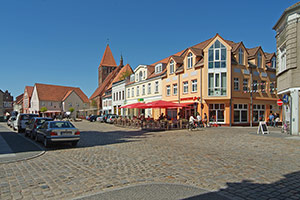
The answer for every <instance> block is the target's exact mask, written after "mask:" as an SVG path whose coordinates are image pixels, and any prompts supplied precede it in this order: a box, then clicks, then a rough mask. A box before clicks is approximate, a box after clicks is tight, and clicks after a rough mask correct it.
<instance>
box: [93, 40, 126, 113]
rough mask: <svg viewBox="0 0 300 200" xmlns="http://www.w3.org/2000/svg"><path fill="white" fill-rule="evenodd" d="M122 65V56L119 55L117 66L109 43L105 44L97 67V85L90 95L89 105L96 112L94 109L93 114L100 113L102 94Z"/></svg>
mask: <svg viewBox="0 0 300 200" xmlns="http://www.w3.org/2000/svg"><path fill="white" fill-rule="evenodd" d="M123 66H124V65H123V58H122V57H121V59H120V64H119V66H118V65H117V64H116V61H115V59H114V56H113V54H112V52H111V50H110V47H109V45H107V46H106V49H105V51H104V54H103V57H102V59H101V62H100V65H99V67H98V87H97V89H96V90H95V92H94V93H93V94H92V96H91V97H90V101H91V106H94V107H96V108H97V112H96V111H95V114H96V113H97V114H100V113H101V111H102V96H103V94H104V93H105V91H106V89H107V87H108V86H109V85H110V84H111V82H112V81H113V79H114V78H115V77H116V76H117V74H118V73H119V71H120V70H121V69H122V67H123Z"/></svg>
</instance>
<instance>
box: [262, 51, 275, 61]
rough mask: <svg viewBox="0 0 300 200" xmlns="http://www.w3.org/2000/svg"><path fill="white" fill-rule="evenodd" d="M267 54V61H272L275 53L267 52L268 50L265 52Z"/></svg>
mask: <svg viewBox="0 0 300 200" xmlns="http://www.w3.org/2000/svg"><path fill="white" fill-rule="evenodd" d="M264 54H265V56H266V61H267V62H270V61H271V59H272V58H273V56H275V53H267V52H264Z"/></svg>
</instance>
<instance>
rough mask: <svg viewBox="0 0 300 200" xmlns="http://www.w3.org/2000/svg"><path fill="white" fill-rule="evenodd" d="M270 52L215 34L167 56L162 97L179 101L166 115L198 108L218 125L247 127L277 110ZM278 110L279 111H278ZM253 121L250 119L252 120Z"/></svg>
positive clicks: (183, 114) (184, 115)
mask: <svg viewBox="0 0 300 200" xmlns="http://www.w3.org/2000/svg"><path fill="white" fill-rule="evenodd" d="M274 60H275V54H274V53H273V54H269V53H266V52H264V51H263V50H262V48H261V47H256V48H252V49H248V48H246V47H245V46H244V44H243V42H239V43H235V42H232V41H229V40H224V39H223V38H222V37H221V36H220V35H218V34H217V35H216V36H215V37H213V38H210V39H209V40H206V41H204V42H202V43H199V44H197V45H194V46H192V47H189V48H187V49H185V51H183V53H182V54H181V55H180V56H178V55H177V56H175V55H173V56H171V57H170V58H169V60H168V63H167V66H166V69H167V71H166V74H165V75H164V76H163V78H162V85H163V90H162V99H163V100H167V101H172V102H178V103H182V104H184V105H185V106H186V107H184V108H182V109H168V110H166V114H167V115H168V117H169V118H177V117H179V116H180V117H181V118H188V117H189V116H190V115H194V116H195V115H196V114H197V112H198V113H200V115H201V116H202V117H203V116H204V114H206V115H207V118H208V120H209V121H210V122H214V123H217V124H222V125H249V124H250V123H251V122H252V123H253V124H256V123H258V122H259V121H266V120H267V119H268V116H269V114H270V112H273V113H275V112H277V113H278V112H279V111H280V109H279V108H278V106H277V104H276V101H277V99H278V98H277V95H276V67H275V62H274ZM279 114H280V113H279ZM251 119H252V120H251Z"/></svg>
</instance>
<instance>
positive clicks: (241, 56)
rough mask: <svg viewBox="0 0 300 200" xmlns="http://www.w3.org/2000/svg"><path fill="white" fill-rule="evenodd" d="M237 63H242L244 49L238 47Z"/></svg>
mask: <svg viewBox="0 0 300 200" xmlns="http://www.w3.org/2000/svg"><path fill="white" fill-rule="evenodd" d="M239 64H240V65H243V64H244V51H243V49H242V48H239Z"/></svg>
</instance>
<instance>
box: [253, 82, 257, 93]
mask: <svg viewBox="0 0 300 200" xmlns="http://www.w3.org/2000/svg"><path fill="white" fill-rule="evenodd" d="M256 91H257V80H253V92H256Z"/></svg>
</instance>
